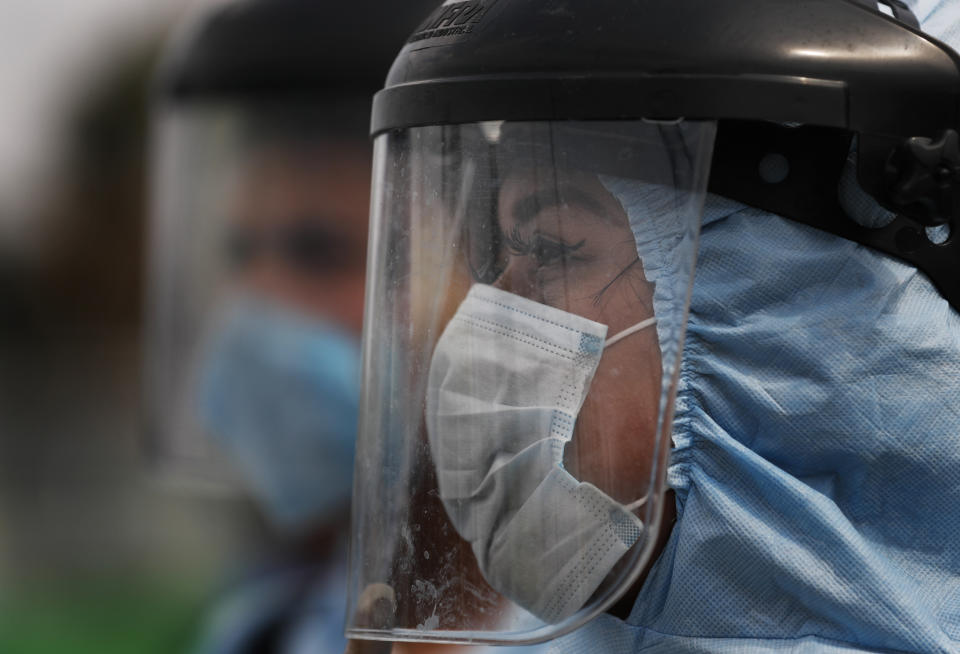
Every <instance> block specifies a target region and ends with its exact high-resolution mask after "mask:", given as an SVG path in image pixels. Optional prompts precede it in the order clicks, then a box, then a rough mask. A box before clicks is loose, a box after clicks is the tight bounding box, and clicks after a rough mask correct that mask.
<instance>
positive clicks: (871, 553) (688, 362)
mask: <svg viewBox="0 0 960 654" xmlns="http://www.w3.org/2000/svg"><path fill="white" fill-rule="evenodd" d="M943 4H944V3H932V2H925V3H919V4H918V5H917V6H916V7H915V8H914V9H915V11H916V12H917V15H918V17H919V18H920V19H921V20H922V21H925V25H926V26H927V29H928V30H930V31H932V30H933V29H934V28H936V29H937V30H938V31H937V32H935V34H937V35H939V36H940V37H941V38H944V39H945V40H948V41H950V42H951V44H952V45H953V47H958V46H960V28H958V25H960V14H958V10H957V8H956V7H955V8H954V9H953V10H952V16H951V12H947V10H946V9H945V8H944V7H943ZM951 18H952V20H951ZM927 21H929V22H927ZM625 208H626V209H627V212H628V215H629V214H630V213H631V211H630V207H628V206H627V204H626V203H625ZM632 218H633V217H632V216H631V219H632ZM641 254H642V253H641ZM673 439H674V450H673V452H672V455H671V462H670V466H669V471H668V483H669V485H670V486H671V487H672V488H673V489H674V490H675V492H676V501H677V515H678V518H677V522H676V524H675V526H674V528H673V532H672V535H671V536H670V539H669V541H668V543H667V545H666V548H665V549H664V551H663V552H662V554H661V555H660V557H659V559H658V560H657V562H656V563H655V565H654V567H653V568H652V570H651V573H650V575H649V577H648V578H647V580H646V582H645V584H644V586H643V589H642V590H641V592H640V594H639V596H638V599H637V601H636V603H635V605H634V607H633V610H632V612H631V615H630V616H629V618H628V619H627V620H626V621H625V622H624V621H621V620H618V619H616V618H614V617H612V616H608V615H605V616H601V617H600V618H598V619H597V620H595V621H593V622H591V623H590V624H588V625H587V626H585V627H584V628H583V629H581V630H579V631H578V632H575V633H574V634H572V635H570V636H568V637H566V638H564V639H561V640H560V641H558V642H557V643H555V649H556V650H558V651H561V652H597V651H603V652H610V653H613V654H616V653H621V652H622V653H626V652H670V653H675V652H790V653H800V652H960V315H958V314H957V312H955V311H954V310H952V309H951V308H950V306H949V305H948V304H947V302H946V301H945V300H944V299H942V298H941V297H940V295H939V294H938V293H937V291H936V289H935V288H934V287H933V286H932V285H931V283H930V282H929V281H928V280H927V279H926V278H925V277H924V276H923V275H922V274H920V273H918V272H917V271H916V270H915V269H914V268H912V267H910V266H908V265H906V264H903V263H901V262H899V261H897V260H894V259H892V258H890V257H887V256H885V255H883V254H880V253H878V252H875V251H873V250H870V249H867V248H864V247H861V246H859V245H856V244H854V243H852V242H849V241H846V240H843V239H840V238H837V237H834V236H832V235H829V234H825V233H823V232H819V231H817V230H815V229H812V228H809V227H806V226H804V225H801V224H798V223H795V222H792V221H789V220H786V219H782V218H779V217H777V216H774V215H772V214H768V213H765V212H762V211H759V210H755V209H751V208H747V207H744V206H742V205H737V204H734V203H731V202H728V201H725V200H722V199H719V198H710V199H709V200H708V206H707V210H706V216H705V220H704V228H703V232H702V235H701V242H700V254H699V261H698V265H697V272H696V279H695V283H694V291H693V297H692V300H691V310H690V318H689V323H688V333H687V340H686V349H685V351H684V355H683V360H682V363H681V374H680V382H679V388H678V396H677V402H676V418H675V423H674V433H673Z"/></svg>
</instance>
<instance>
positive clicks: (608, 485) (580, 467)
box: [565, 331, 661, 503]
mask: <svg viewBox="0 0 960 654" xmlns="http://www.w3.org/2000/svg"><path fill="white" fill-rule="evenodd" d="M660 369H661V366H660V353H659V347H658V346H657V343H656V335H655V333H654V332H652V331H645V332H642V333H640V334H637V335H635V336H632V337H628V338H627V339H625V340H624V341H622V342H620V343H618V344H617V345H615V346H614V347H612V348H611V349H610V350H608V351H607V352H606V353H605V355H604V357H603V358H602V359H601V360H600V365H599V366H598V368H597V372H596V374H595V375H594V380H593V383H592V384H591V385H590V392H589V393H588V394H587V398H586V400H585V401H584V404H583V408H582V409H581V411H580V416H579V417H578V419H577V425H576V429H575V431H574V437H573V441H572V442H571V443H570V444H569V445H568V446H567V452H566V457H565V462H566V465H567V466H568V468H569V470H570V472H571V474H573V475H574V476H575V477H577V479H579V480H580V481H587V482H590V483H592V484H594V485H595V486H597V487H598V488H600V489H601V490H603V491H604V492H606V493H607V494H608V495H610V496H611V497H613V498H614V499H616V500H618V501H620V502H624V503H628V502H631V501H634V500H637V499H639V498H640V497H642V496H643V495H644V494H645V493H646V492H647V486H648V484H649V477H650V469H651V467H652V461H653V454H654V443H655V440H656V426H657V411H658V405H659V399H660Z"/></svg>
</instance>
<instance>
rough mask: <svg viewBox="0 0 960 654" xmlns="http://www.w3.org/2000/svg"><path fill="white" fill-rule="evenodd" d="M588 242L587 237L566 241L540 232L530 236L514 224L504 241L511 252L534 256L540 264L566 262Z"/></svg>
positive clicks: (516, 254)
mask: <svg viewBox="0 0 960 654" xmlns="http://www.w3.org/2000/svg"><path fill="white" fill-rule="evenodd" d="M586 242H587V240H586V239H582V240H580V241H579V242H577V243H564V242H563V241H559V240H557V239H553V238H550V237H548V236H544V235H543V234H540V233H539V232H534V233H533V234H531V235H530V237H525V236H524V235H523V233H522V232H521V231H520V227H519V225H514V226H513V227H512V228H511V230H510V232H509V233H504V234H503V243H504V244H505V245H506V246H507V249H508V250H509V251H510V254H512V255H514V256H520V257H527V256H532V257H533V259H534V260H535V261H536V262H537V264H538V265H540V266H548V265H551V264H555V263H559V262H566V261H567V260H568V259H570V258H572V255H574V254H575V253H576V252H577V250H579V249H580V248H582V247H583V246H584V244H586Z"/></svg>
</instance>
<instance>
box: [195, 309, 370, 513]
mask: <svg viewBox="0 0 960 654" xmlns="http://www.w3.org/2000/svg"><path fill="white" fill-rule="evenodd" d="M206 356H207V359H206V361H205V364H204V367H203V369H202V371H201V379H200V402H199V404H200V413H201V418H202V420H203V422H204V424H205V426H206V427H207V429H208V430H209V431H210V432H211V434H212V435H213V437H214V438H215V439H216V441H217V442H218V443H219V444H220V445H221V446H222V447H223V448H224V449H225V450H226V451H227V452H228V453H229V454H230V455H231V457H232V458H233V460H234V461H235V463H236V465H237V467H238V468H239V469H240V471H241V473H242V474H243V475H244V476H245V478H246V480H247V481H248V482H249V484H250V487H251V490H252V491H253V493H254V494H255V495H256V497H257V498H258V499H259V500H260V502H261V504H262V505H263V508H264V510H265V511H266V513H267V514H268V516H269V517H270V519H271V520H272V521H273V522H275V523H276V525H277V526H278V527H280V528H284V529H291V530H295V529H298V528H301V527H303V526H306V525H308V524H320V523H323V522H328V521H330V520H331V519H333V518H335V517H337V516H339V515H340V514H341V513H342V512H343V510H344V509H345V508H346V507H347V505H348V503H349V499H350V493H351V488H352V476H353V453H354V441H355V438H356V430H357V404H358V398H359V389H360V381H359V374H360V349H359V344H358V343H357V339H356V338H355V337H354V336H352V335H351V334H349V333H346V332H344V331H342V330H341V329H339V328H337V327H334V326H333V325H330V324H327V323H325V322H323V321H321V320H317V319H312V318H307V317H304V316H301V315H299V314H296V313H294V312H292V311H290V310H288V309H285V308H283V307H281V306H279V305H277V304H273V303H270V302H267V301H265V300H261V299H257V298H253V297H249V296H245V297H241V298H238V299H236V301H235V302H233V303H232V304H231V306H230V307H229V309H228V311H227V312H226V314H225V319H224V321H223V323H222V325H221V327H220V328H219V331H218V332H217V333H216V336H215V337H214V338H213V339H212V341H211V343H210V345H209V346H208V351H207V353H206Z"/></svg>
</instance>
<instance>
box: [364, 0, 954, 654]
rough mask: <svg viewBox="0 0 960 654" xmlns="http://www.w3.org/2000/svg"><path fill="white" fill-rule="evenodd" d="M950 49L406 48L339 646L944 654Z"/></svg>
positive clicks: (678, 44) (755, 38) (888, 31)
mask: <svg viewBox="0 0 960 654" xmlns="http://www.w3.org/2000/svg"><path fill="white" fill-rule="evenodd" d="M958 23H960V16H957V13H956V11H955V10H951V8H950V7H949V6H948V5H945V4H942V5H941V4H937V3H934V2H928V3H917V4H916V5H914V6H909V5H907V4H905V3H903V2H899V1H893V0H891V1H890V2H884V3H881V4H880V5H877V4H876V3H872V2H870V3H867V2H858V1H855V0H820V1H817V2H794V1H788V0H769V1H768V2H764V3H751V2H747V1H746V0H718V1H717V2H713V3H709V4H703V3H697V4H696V5H691V4H689V3H686V4H684V3H675V2H660V1H654V2H614V1H612V0H611V1H610V2H607V1H603V0H602V1H599V2H597V1H593V2H579V1H576V0H569V1H567V2H558V3H528V2H519V1H516V0H514V1H511V0H496V1H494V2H490V1H483V0H478V1H475V0H464V1H459V2H457V1H451V2H446V3H444V4H443V5H442V6H441V7H439V8H437V9H436V10H435V11H434V12H433V13H432V14H430V16H429V17H427V18H426V19H425V20H424V22H422V23H421V25H420V26H419V27H418V28H417V30H416V31H415V32H414V33H413V34H412V35H411V37H410V38H409V39H408V41H407V44H406V46H405V47H404V49H403V50H402V51H401V52H400V55H399V56H398V58H397V60H396V62H395V63H394V66H393V68H392V70H391V74H390V76H389V78H388V80H387V84H386V88H385V89H384V90H382V91H381V92H380V93H379V94H378V95H377V96H376V99H375V102H374V111H373V124H372V132H373V134H374V143H375V157H374V193H373V198H374V199H373V206H372V216H371V229H372V232H371V242H372V245H371V251H370V252H371V257H372V262H371V269H370V271H371V275H370V276H369V278H368V282H367V300H366V302H367V306H366V317H365V330H364V342H363V361H364V364H363V373H362V379H363V381H362V391H361V412H360V414H361V422H360V430H359V438H358V443H357V448H358V449H357V466H356V481H355V485H354V503H353V513H352V515H353V527H352V533H353V538H352V542H351V569H350V580H349V595H348V618H347V634H348V636H349V637H351V638H354V639H371V640H392V641H412V642H418V641H428V642H431V641H434V642H437V641H438V642H471V643H473V642H489V643H496V644H503V643H524V642H542V641H548V640H553V641H554V647H555V649H556V650H557V651H561V652H566V651H570V652H588V651H589V652H593V651H604V652H636V651H644V652H646V651H651V652H721V651H723V652H726V651H744V652H767V651H783V652H854V651H855V652H889V651H898V652H899V651H902V652H955V651H960V548H958V547H957V545H956V543H955V540H956V539H955V538H954V537H953V535H954V534H955V533H956V530H957V528H958V524H960V509H958V508H957V507H958V506H960V502H958V501H957V500H958V499H960V498H958V497H957V489H958V488H960V449H958V448H957V446H956V440H957V437H958V435H960V411H957V410H956V408H955V406H954V405H955V404H956V399H957V398H958V397H960V316H958V313H957V311H958V309H960V284H958V281H957V280H958V279H960V276H958V270H960V250H958V247H960V246H958V245H957V244H956V243H957V242H956V239H955V236H954V233H955V230H956V229H957V228H958V223H960V136H958V130H960V127H958V124H960V113H958V111H960V109H958V108H960V91H958V89H960V55H958V54H957V52H956V51H955V50H954V49H953V48H954V47H960V41H957V39H956V36H955V35H956V34H957V33H958V32H957V30H956V25H957V24H958ZM921 28H923V29H921ZM924 30H926V31H924ZM938 37H940V38H942V39H943V41H941V40H938ZM955 41H956V42H955ZM370 607H376V610H375V611H371V610H370Z"/></svg>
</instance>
